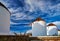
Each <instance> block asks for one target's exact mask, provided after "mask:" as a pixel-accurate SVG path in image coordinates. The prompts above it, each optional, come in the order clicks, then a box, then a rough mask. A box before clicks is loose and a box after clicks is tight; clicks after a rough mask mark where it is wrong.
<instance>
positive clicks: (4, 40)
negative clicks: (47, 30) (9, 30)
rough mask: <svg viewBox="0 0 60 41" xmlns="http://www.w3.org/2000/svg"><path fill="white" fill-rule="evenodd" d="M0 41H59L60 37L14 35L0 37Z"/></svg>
mask: <svg viewBox="0 0 60 41" xmlns="http://www.w3.org/2000/svg"><path fill="white" fill-rule="evenodd" d="M0 41H60V36H39V37H29V36H18V35H17V36H16V35H15V36H14V35H0Z"/></svg>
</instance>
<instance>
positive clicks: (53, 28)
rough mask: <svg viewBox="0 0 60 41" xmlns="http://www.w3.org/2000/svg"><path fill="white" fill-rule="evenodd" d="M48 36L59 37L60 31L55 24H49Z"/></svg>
mask: <svg viewBox="0 0 60 41" xmlns="http://www.w3.org/2000/svg"><path fill="white" fill-rule="evenodd" d="M47 35H48V36H57V35H58V29H57V26H56V25H55V24H53V23H50V24H48V26H47Z"/></svg>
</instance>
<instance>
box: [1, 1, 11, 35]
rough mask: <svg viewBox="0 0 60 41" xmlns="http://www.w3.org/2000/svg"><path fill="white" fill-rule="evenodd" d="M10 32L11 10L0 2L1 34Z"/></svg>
mask: <svg viewBox="0 0 60 41" xmlns="http://www.w3.org/2000/svg"><path fill="white" fill-rule="evenodd" d="M9 32H10V12H9V10H8V9H7V8H6V7H5V6H4V5H3V4H2V3H1V2H0V34H2V35H3V34H6V33H9Z"/></svg>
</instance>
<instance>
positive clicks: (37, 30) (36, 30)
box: [32, 18, 47, 37]
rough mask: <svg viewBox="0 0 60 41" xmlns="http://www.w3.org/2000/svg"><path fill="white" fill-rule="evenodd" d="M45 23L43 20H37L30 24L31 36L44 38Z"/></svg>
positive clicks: (45, 33)
mask: <svg viewBox="0 0 60 41" xmlns="http://www.w3.org/2000/svg"><path fill="white" fill-rule="evenodd" d="M46 35H47V32H46V23H45V21H44V20H43V19H41V18H37V19H36V20H35V21H34V22H33V23H32V36H33V37H36V36H46Z"/></svg>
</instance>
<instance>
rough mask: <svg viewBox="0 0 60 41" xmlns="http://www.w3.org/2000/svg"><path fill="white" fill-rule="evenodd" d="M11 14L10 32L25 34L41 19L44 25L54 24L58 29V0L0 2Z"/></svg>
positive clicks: (59, 5)
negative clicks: (38, 18)
mask: <svg viewBox="0 0 60 41" xmlns="http://www.w3.org/2000/svg"><path fill="white" fill-rule="evenodd" d="M0 2H2V3H3V4H4V5H5V6H6V7H7V8H8V9H9V11H10V12H11V18H10V31H12V32H26V31H28V30H31V29H32V28H31V26H30V25H29V24H30V23H32V22H33V21H34V20H35V19H36V18H37V17H41V18H42V19H44V20H45V21H46V23H51V22H53V23H55V24H56V25H57V26H58V28H59V29H60V25H59V24H60V0H0Z"/></svg>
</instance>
